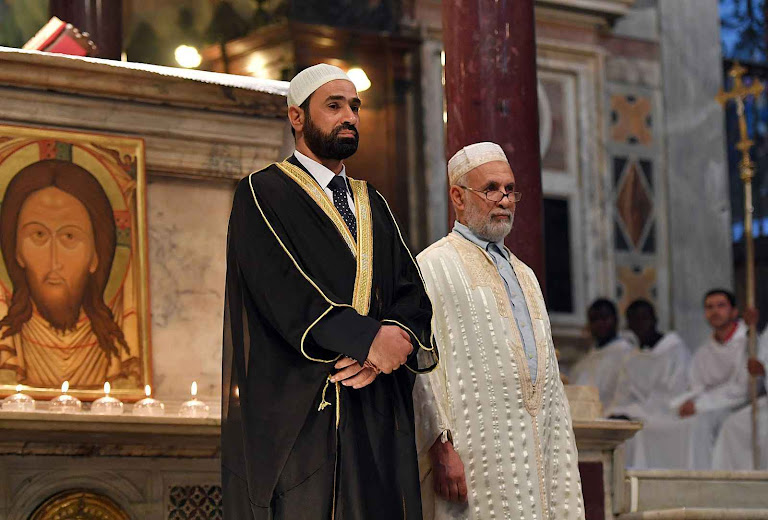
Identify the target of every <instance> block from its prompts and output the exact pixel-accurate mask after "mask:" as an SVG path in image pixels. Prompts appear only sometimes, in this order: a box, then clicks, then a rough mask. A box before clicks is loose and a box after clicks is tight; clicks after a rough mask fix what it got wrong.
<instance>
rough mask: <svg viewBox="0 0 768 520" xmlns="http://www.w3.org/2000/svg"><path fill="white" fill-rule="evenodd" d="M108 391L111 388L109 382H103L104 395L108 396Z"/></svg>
mask: <svg viewBox="0 0 768 520" xmlns="http://www.w3.org/2000/svg"><path fill="white" fill-rule="evenodd" d="M110 389H111V387H110V386H109V381H105V382H104V393H105V394H107V395H109V390H110Z"/></svg>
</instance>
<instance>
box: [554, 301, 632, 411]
mask: <svg viewBox="0 0 768 520" xmlns="http://www.w3.org/2000/svg"><path fill="white" fill-rule="evenodd" d="M587 320H588V321H589V331H590V333H591V334H592V338H593V339H594V341H595V343H594V345H592V347H591V348H590V349H589V351H588V352H587V353H586V354H585V355H584V357H582V358H581V359H580V360H579V361H578V362H577V363H576V364H575V365H574V367H573V368H572V369H571V373H570V375H569V382H570V383H571V384H572V385H583V386H594V387H596V388H597V390H598V392H599V393H600V401H601V402H602V403H603V406H608V405H609V404H611V402H613V398H614V396H615V395H616V383H617V382H618V378H619V369H620V368H621V364H622V362H623V361H624V356H626V355H627V353H629V352H630V351H631V350H632V343H630V342H629V340H627V339H626V338H623V337H621V336H619V334H618V321H619V320H618V313H617V312H616V306H615V305H614V304H613V302H612V301H610V300H606V299H605V298H599V299H597V300H595V301H594V302H593V303H592V305H590V306H589V310H588V311H587Z"/></svg>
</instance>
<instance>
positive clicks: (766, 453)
mask: <svg viewBox="0 0 768 520" xmlns="http://www.w3.org/2000/svg"><path fill="white" fill-rule="evenodd" d="M766 366H768V329H766V330H765V331H763V333H762V334H761V335H760V341H759V343H758V351H757V357H756V358H749V360H748V361H747V366H746V367H745V368H746V369H745V370H744V372H746V373H748V374H749V375H753V376H755V377H757V378H758V389H759V390H761V391H766V392H768V379H767V378H766V377H765V367H766ZM757 410H758V413H757V432H758V448H759V451H760V460H759V465H758V467H757V468H756V469H760V470H768V396H765V395H763V396H762V397H760V398H758V400H757ZM712 469H715V470H728V471H747V470H751V469H755V468H753V464H752V405H751V404H749V405H747V406H745V407H743V408H741V409H740V410H739V411H738V412H734V413H733V414H731V415H730V416H729V417H728V419H726V420H725V422H723V426H722V427H721V428H720V433H719V435H718V437H717V441H716V442H715V449H714V453H713V456H712Z"/></svg>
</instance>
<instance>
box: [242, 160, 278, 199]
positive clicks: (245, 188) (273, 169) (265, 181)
mask: <svg viewBox="0 0 768 520" xmlns="http://www.w3.org/2000/svg"><path fill="white" fill-rule="evenodd" d="M284 177H285V176H284V174H283V173H282V171H281V170H280V168H278V166H277V164H276V163H272V164H269V165H267V166H265V167H264V168H262V169H261V170H256V171H254V172H252V173H249V174H248V175H246V176H245V177H243V178H242V179H240V181H238V183H237V188H236V190H235V192H236V194H240V195H246V194H247V195H248V197H250V196H251V195H252V194H256V193H258V192H259V191H261V190H270V192H272V191H273V190H276V189H280V186H285V182H284Z"/></svg>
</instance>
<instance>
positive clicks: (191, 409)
mask: <svg viewBox="0 0 768 520" xmlns="http://www.w3.org/2000/svg"><path fill="white" fill-rule="evenodd" d="M190 393H191V394H192V399H190V400H189V401H187V402H186V403H183V404H182V405H181V408H179V415H180V416H181V417H194V418H197V419H205V418H206V417H208V411H209V408H208V405H207V404H205V403H204V402H202V401H198V400H197V381H192V388H190Z"/></svg>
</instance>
